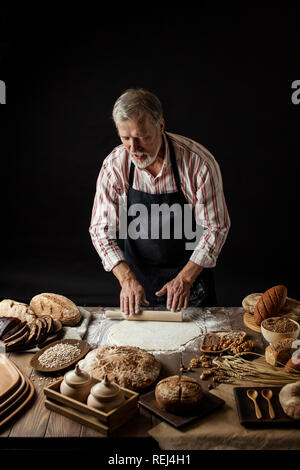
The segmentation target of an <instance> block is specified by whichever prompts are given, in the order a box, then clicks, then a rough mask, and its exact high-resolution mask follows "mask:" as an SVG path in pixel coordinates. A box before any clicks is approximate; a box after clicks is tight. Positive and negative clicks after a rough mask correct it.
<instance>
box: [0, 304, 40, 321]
mask: <svg viewBox="0 0 300 470" xmlns="http://www.w3.org/2000/svg"><path fill="white" fill-rule="evenodd" d="M0 317H16V318H19V320H21V321H27V322H28V323H31V322H32V321H34V320H35V318H36V316H35V314H34V312H33V311H32V310H31V309H30V307H29V305H27V304H24V303H22V302H16V301H15V300H11V299H4V300H2V301H1V302H0Z"/></svg>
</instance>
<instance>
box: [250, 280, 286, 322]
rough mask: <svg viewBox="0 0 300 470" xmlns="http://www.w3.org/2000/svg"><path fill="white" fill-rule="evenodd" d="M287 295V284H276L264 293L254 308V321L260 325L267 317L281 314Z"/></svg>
mask: <svg viewBox="0 0 300 470" xmlns="http://www.w3.org/2000/svg"><path fill="white" fill-rule="evenodd" d="M286 297H287V289H286V287H285V286H282V285H280V286H275V287H271V289H268V290H267V291H266V292H264V293H263V294H262V296H261V297H260V299H259V300H258V302H257V304H256V306H255V309H254V321H255V323H256V324H257V325H260V324H261V322H262V321H263V320H264V319H265V318H269V317H276V316H278V315H280V313H281V310H282V308H283V306H284V305H285V302H286Z"/></svg>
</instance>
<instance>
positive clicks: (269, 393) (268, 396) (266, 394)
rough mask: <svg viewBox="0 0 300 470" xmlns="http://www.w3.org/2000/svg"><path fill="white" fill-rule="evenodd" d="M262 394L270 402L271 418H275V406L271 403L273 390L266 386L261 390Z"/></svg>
mask: <svg viewBox="0 0 300 470" xmlns="http://www.w3.org/2000/svg"><path fill="white" fill-rule="evenodd" d="M261 394H262V396H263V397H264V399H265V400H267V402H268V405H269V415H270V418H271V419H274V418H275V412H274V408H273V406H272V403H271V398H272V396H273V392H272V390H270V389H269V388H264V389H263V390H262V391H261Z"/></svg>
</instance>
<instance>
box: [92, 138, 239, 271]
mask: <svg viewBox="0 0 300 470" xmlns="http://www.w3.org/2000/svg"><path fill="white" fill-rule="evenodd" d="M168 136H169V138H170V139H171V141H172V144H173V146H174V150H175V156H176V162H177V167H178V171H179V177H180V181H181V187H182V191H183V194H184V196H185V198H186V201H187V203H189V204H191V205H192V207H193V210H194V215H195V218H196V221H197V223H198V224H199V225H201V226H202V227H203V229H204V230H203V233H202V236H201V238H200V240H199V242H198V244H197V246H196V248H195V249H194V251H191V256H190V260H191V261H193V262H194V263H196V264H198V265H200V266H202V267H204V268H210V267H214V266H215V265H216V262H217V258H218V256H219V253H220V251H221V249H222V246H223V245H224V243H225V240H226V237H227V234H228V231H229V228H230V219H229V215H228V211H227V207H226V202H225V198H224V193H223V183H222V176H221V172H220V169H219V165H218V163H217V162H216V160H215V158H214V157H213V155H212V154H211V153H210V152H209V151H208V150H207V149H206V148H205V147H203V146H202V145H200V144H198V143H197V142H195V141H193V140H191V139H188V138H186V137H183V136H180V135H177V134H173V133H172V134H171V133H169V132H168ZM163 137H164V139H165V149H166V151H165V157H164V162H163V165H162V168H161V170H160V172H159V174H158V175H157V176H155V177H154V176H153V175H151V174H150V172H148V171H147V170H140V169H138V168H136V167H135V171H134V180H133V188H134V189H137V190H139V191H144V192H147V193H149V194H166V193H171V192H174V191H177V187H176V183H175V179H174V175H173V171H172V165H171V161H170V154H169V147H168V142H167V139H166V137H165V135H164V136H163ZM130 163H131V159H130V156H129V153H128V151H127V150H126V148H125V146H124V145H119V146H118V147H116V148H115V149H114V150H113V151H112V152H111V153H110V154H109V155H108V156H107V157H106V158H105V160H104V162H103V165H102V168H101V170H100V173H99V176H98V179H97V184H96V194H95V199H94V205H93V210H92V217H91V224H90V228H89V232H90V235H91V238H92V242H93V245H94V247H95V249H96V251H97V253H98V254H99V256H100V258H101V260H102V264H103V267H104V269H105V270H106V271H111V270H112V269H113V268H114V267H115V266H116V265H117V264H118V263H119V262H120V261H122V260H125V256H124V253H123V251H122V250H121V249H120V247H119V245H118V244H117V241H116V230H118V227H119V204H120V201H122V198H123V199H124V197H126V195H127V192H128V188H129V169H130Z"/></svg>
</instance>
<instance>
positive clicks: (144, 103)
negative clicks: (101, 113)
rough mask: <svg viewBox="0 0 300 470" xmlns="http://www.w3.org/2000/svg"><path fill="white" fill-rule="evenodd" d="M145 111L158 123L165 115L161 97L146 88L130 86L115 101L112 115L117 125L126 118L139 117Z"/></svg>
mask: <svg viewBox="0 0 300 470" xmlns="http://www.w3.org/2000/svg"><path fill="white" fill-rule="evenodd" d="M145 112H146V113H148V114H149V115H150V117H151V119H152V121H153V123H154V124H158V123H159V122H160V121H161V118H162V117H163V109H162V105H161V103H160V101H159V99H158V98H157V96H155V95H154V94H153V93H151V92H150V91H148V90H145V89H144V88H129V89H128V90H126V91H125V92H124V93H123V94H122V95H121V96H120V97H119V98H118V99H117V101H116V102H115V104H114V107H113V113H112V117H113V120H114V122H115V125H116V126H117V125H118V124H119V123H120V122H121V121H125V120H126V119H132V118H137V119H138V118H140V117H141V116H142V115H143V114H144V113H145Z"/></svg>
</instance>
